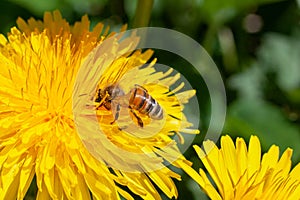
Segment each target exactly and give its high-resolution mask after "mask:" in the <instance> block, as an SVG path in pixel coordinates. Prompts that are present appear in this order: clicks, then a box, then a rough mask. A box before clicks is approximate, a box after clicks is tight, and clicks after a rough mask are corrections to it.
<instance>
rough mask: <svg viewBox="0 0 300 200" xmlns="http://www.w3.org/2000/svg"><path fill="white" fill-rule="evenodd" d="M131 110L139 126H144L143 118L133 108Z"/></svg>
mask: <svg viewBox="0 0 300 200" xmlns="http://www.w3.org/2000/svg"><path fill="white" fill-rule="evenodd" d="M130 112H131V113H132V114H133V115H134V117H135V118H136V119H137V122H138V125H139V127H142V128H143V127H144V122H143V120H142V119H141V118H140V117H139V116H138V115H137V114H136V113H135V112H134V111H133V110H132V109H130Z"/></svg>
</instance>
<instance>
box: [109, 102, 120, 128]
mask: <svg viewBox="0 0 300 200" xmlns="http://www.w3.org/2000/svg"><path fill="white" fill-rule="evenodd" d="M120 109H121V108H120V104H117V107H116V114H115V117H114V121H112V122H110V124H113V123H115V121H116V120H118V118H119V114H120Z"/></svg>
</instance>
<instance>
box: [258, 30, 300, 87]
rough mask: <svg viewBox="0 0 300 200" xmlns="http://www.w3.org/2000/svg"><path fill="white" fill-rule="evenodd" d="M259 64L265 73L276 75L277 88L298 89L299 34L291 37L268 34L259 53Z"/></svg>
mask: <svg viewBox="0 0 300 200" xmlns="http://www.w3.org/2000/svg"><path fill="white" fill-rule="evenodd" d="M258 54H259V61H258V62H259V63H260V65H262V67H264V70H265V71H266V72H271V73H274V74H275V75H276V78H275V80H276V82H277V84H278V86H279V87H280V88H281V89H282V90H284V91H289V90H294V89H296V88H300V32H299V31H298V32H296V33H295V34H294V35H293V36H284V35H281V34H278V33H269V34H267V35H266V36H265V39H264V43H263V45H262V47H261V48H260V50H259V52H258Z"/></svg>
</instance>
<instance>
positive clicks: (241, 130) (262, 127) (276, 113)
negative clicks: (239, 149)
mask: <svg viewBox="0 0 300 200" xmlns="http://www.w3.org/2000/svg"><path fill="white" fill-rule="evenodd" d="M225 131H226V132H228V133H229V134H230V135H233V136H236V137H237V136H239V137H244V138H249V136H250V135H252V134H253V135H258V136H259V138H260V140H261V143H262V146H263V148H264V150H267V149H268V148H269V147H270V146H271V145H272V144H276V145H278V146H280V149H281V151H284V150H285V149H286V148H288V147H290V148H292V149H293V150H294V154H293V160H294V161H295V160H299V158H300V149H299V148H298V147H299V142H300V130H299V128H298V127H297V126H295V125H293V124H292V123H290V122H289V121H288V120H287V119H286V118H285V117H284V115H283V112H282V111H281V110H280V109H279V108H278V107H276V106H274V105H272V104H270V103H269V102H265V101H261V100H255V99H245V98H241V99H239V100H237V101H235V102H234V103H232V105H231V106H230V107H229V108H228V118H227V121H226V126H225Z"/></svg>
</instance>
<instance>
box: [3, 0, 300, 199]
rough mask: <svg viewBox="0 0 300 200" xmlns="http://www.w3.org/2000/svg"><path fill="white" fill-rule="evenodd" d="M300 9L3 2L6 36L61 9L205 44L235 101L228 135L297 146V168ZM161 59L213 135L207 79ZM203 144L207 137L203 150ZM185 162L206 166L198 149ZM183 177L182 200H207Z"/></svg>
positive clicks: (256, 0) (203, 1)
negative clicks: (181, 78)
mask: <svg viewBox="0 0 300 200" xmlns="http://www.w3.org/2000/svg"><path fill="white" fill-rule="evenodd" d="M299 6H300V1H299V0H298V2H297V1H289V0H288V1H278V0H243V1H239V0H227V1H221V0H219V1H216V0H191V1H186V0H177V1H172V0H161V1H159V0H156V1H152V0H141V1H137V0H112V1H109V0H85V1H80V0H44V1H39V0H31V1H28V0H7V1H4V0H2V1H1V2H0V11H1V12H0V19H1V20H0V29H1V33H3V34H5V35H6V34H7V32H9V30H10V27H12V26H14V25H15V21H16V19H17V17H18V16H20V17H22V18H24V19H28V18H29V17H35V18H40V19H42V16H43V13H44V12H45V11H53V10H55V9H58V10H60V11H61V13H62V15H63V16H64V17H65V18H66V19H67V20H68V21H69V22H70V23H73V22H75V21H77V20H80V18H81V16H82V15H83V14H88V15H89V18H90V20H91V23H92V25H93V24H96V23H97V22H100V21H101V22H104V23H106V24H109V25H110V26H111V27H112V29H113V30H115V29H117V28H119V27H120V25H121V24H124V23H127V24H128V25H129V28H134V27H139V26H147V25H149V26H159V27H165V28H170V29H174V30H177V31H180V32H182V33H184V34H186V35H188V36H190V37H192V38H193V39H195V40H196V41H198V42H199V43H200V44H202V45H203V46H204V48H205V49H206V50H207V51H208V53H209V54H210V55H211V57H212V58H213V59H214V61H215V63H216V64H217V66H218V68H219V70H220V72H221V75H222V77H223V80H224V84H225V87H226V92H227V101H228V102H227V105H228V107H227V117H226V122H225V127H224V130H223V134H229V135H231V136H232V137H233V138H235V137H243V138H245V140H247V141H248V139H249V137H250V135H252V134H255V135H258V136H259V138H260V139H261V143H262V146H263V150H264V151H266V150H267V149H268V148H269V147H270V146H271V145H272V144H276V145H279V146H280V149H281V152H283V151H284V150H285V149H286V148H287V147H291V148H292V149H293V150H294V154H293V162H294V163H293V164H295V163H297V162H299V160H300V147H299V143H300V28H299V22H300V18H299V16H300V15H299V11H300V8H299ZM137 7H138V8H139V9H136V8H137ZM155 56H156V57H158V61H159V63H164V64H167V65H169V66H172V67H174V68H175V69H177V70H178V71H180V72H182V73H183V74H184V75H185V77H187V78H188V80H189V81H190V82H191V84H192V86H193V87H194V88H196V89H197V91H198V92H197V93H198V100H199V102H200V108H201V123H200V129H201V131H202V133H205V130H206V129H207V126H208V123H209V119H210V100H209V95H208V93H207V88H206V86H205V84H204V82H203V81H201V80H200V81H199V78H200V79H201V77H199V75H195V74H193V71H192V70H186V69H187V68H186V67H184V68H183V66H186V65H188V63H186V62H185V61H184V60H182V59H180V58H174V55H170V54H168V53H166V52H163V51H156V53H155ZM203 137H204V134H202V135H201V134H200V135H199V136H198V137H197V138H196V140H195V143H200V142H201V141H202V139H203ZM185 155H186V157H187V158H188V159H190V160H192V161H193V162H194V167H195V169H197V168H199V167H201V163H200V162H199V160H198V158H197V157H196V155H195V153H194V151H193V150H192V149H190V150H188V151H187V152H186V153H185ZM179 173H182V172H180V171H179ZM182 175H183V181H182V182H176V185H177V186H178V189H179V199H206V197H205V195H203V194H202V193H201V191H200V190H199V188H198V186H197V185H196V184H195V183H194V182H193V181H191V180H190V178H189V177H187V176H186V175H184V174H182ZM35 191H36V186H34V184H33V185H32V187H31V188H30V190H29V191H28V194H27V196H26V199H35ZM163 198H165V197H164V196H163ZM165 199H166V198H165Z"/></svg>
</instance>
